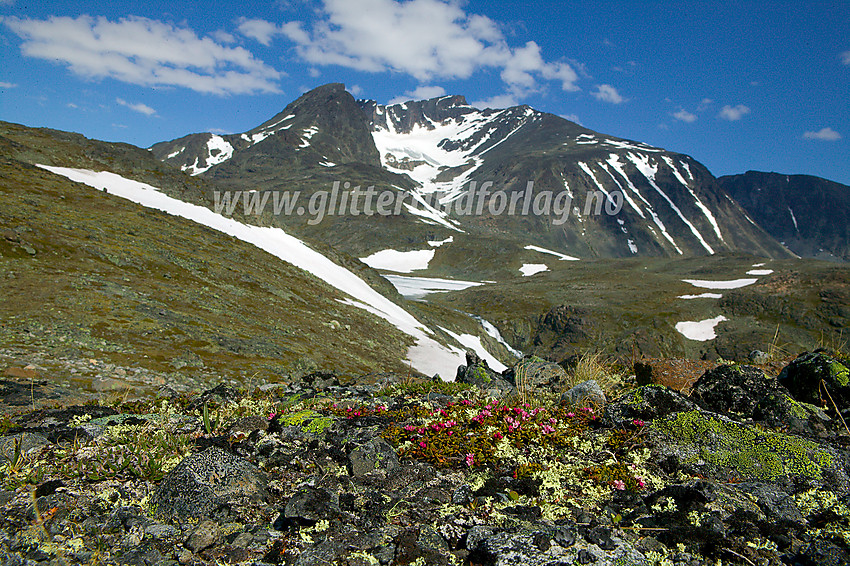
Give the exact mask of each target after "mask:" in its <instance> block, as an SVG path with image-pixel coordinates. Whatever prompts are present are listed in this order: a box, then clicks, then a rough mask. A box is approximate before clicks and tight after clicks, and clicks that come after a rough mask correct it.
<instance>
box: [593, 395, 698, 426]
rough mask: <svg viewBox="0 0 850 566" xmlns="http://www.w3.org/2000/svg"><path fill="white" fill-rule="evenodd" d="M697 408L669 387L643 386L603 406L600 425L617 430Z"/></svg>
mask: <svg viewBox="0 0 850 566" xmlns="http://www.w3.org/2000/svg"><path fill="white" fill-rule="evenodd" d="M698 408H699V407H698V405H697V404H696V403H694V402H693V401H691V400H689V399H688V398H687V397H685V396H684V395H682V394H681V393H678V392H676V391H674V390H672V389H670V388H669V387H665V386H664V385H644V386H642V387H638V388H637V389H635V390H634V391H631V392H629V393H627V394H625V395H622V396H620V397H618V398H617V399H616V400H614V401H612V402H610V403H608V404H607V405H605V413H604V415H603V417H602V424H603V425H604V426H606V427H610V428H619V427H624V426H630V425H631V423H632V421H633V420H635V419H638V420H642V421H646V422H649V421H651V420H653V419H657V418H660V417H665V416H667V415H669V414H671V413H678V412H682V411H692V410H695V409H698Z"/></svg>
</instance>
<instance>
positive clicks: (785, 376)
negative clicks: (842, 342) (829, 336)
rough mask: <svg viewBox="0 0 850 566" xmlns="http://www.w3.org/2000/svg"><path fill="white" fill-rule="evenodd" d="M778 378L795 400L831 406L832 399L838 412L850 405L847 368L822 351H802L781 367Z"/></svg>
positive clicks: (849, 375) (849, 376)
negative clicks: (783, 367) (802, 352)
mask: <svg viewBox="0 0 850 566" xmlns="http://www.w3.org/2000/svg"><path fill="white" fill-rule="evenodd" d="M778 380H779V383H781V384H782V385H784V386H785V387H786V388H787V389H788V391H790V392H791V395H793V396H794V398H795V399H797V400H798V401H803V402H806V403H812V404H816V405H821V404H822V403H826V404H827V406H828V407H830V408H832V401H834V402H835V403H836V404H837V405H838V410H839V411H843V410H845V409H848V408H850V368H848V365H847V364H846V363H842V362H841V361H839V360H836V359H835V358H833V357H831V356H829V355H827V354H825V353H823V352H812V353H805V354H801V355H800V356H798V357H797V359H795V360H794V361H793V362H791V363H790V364H789V365H788V366H787V367H786V368H785V369H783V370H782V373H780V374H779V378H778ZM824 387H825V388H826V391H828V395H827V393H826V392H825V390H824ZM829 397H831V398H832V399H831V401H830V399H829Z"/></svg>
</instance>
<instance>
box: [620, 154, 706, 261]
mask: <svg viewBox="0 0 850 566" xmlns="http://www.w3.org/2000/svg"><path fill="white" fill-rule="evenodd" d="M626 158H627V159H628V160H629V161H631V162H632V163H634V165H635V167H637V169H638V171H640V172H641V174H643V176H644V177H646V180H647V181H648V182H649V185H650V186H651V187H652V188H653V189H655V190H656V191H657V192H658V194H659V195H661V196H662V197H663V198H664V200H666V201H667V204H669V205H670V208H672V209H673V211H674V212H675V213H676V214H678V215H679V218H681V219H682V222H684V223H685V224H686V225H687V226H688V228H690V229H691V232H692V233H693V235H694V236H696V237H697V240H699V243H700V244H702V247H704V248H705V249H706V251H707V252H708V253H710V254H711V255H714V250H713V249H711V246H709V245H708V242H706V241H705V239H704V238H703V237H702V234H700V233H699V231H698V230H697V229H696V227H695V226H694V225H693V224H691V222H690V220H688V219H687V218H685V215H684V214H682V211H681V210H679V207H678V206H676V205H675V203H673V201H672V200H670V197H669V196H667V193H665V192H664V191H662V190H661V188H660V187H659V186H658V185H656V184H655V174H656V173H657V172H658V165H650V164H649V157H647V156H645V155H639V154H638V155H635V154H634V153H629V154H628V155H627V156H626Z"/></svg>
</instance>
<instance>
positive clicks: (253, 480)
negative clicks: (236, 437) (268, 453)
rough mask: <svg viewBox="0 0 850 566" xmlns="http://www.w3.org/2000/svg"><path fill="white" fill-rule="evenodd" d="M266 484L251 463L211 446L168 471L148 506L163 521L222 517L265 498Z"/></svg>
mask: <svg viewBox="0 0 850 566" xmlns="http://www.w3.org/2000/svg"><path fill="white" fill-rule="evenodd" d="M266 482H267V480H266V478H265V476H264V475H263V474H262V472H260V471H259V470H258V469H257V468H256V466H254V465H253V464H251V463H249V462H247V461H245V460H243V459H241V458H239V457H236V456H234V455H232V454H230V453H228V452H225V451H224V450H222V449H221V448H216V447H213V448H208V449H207V450H205V451H203V452H199V453H196V454H192V455H190V456H187V457H186V458H184V459H183V461H182V462H180V464H178V465H177V467H176V468H174V469H173V470H172V471H171V472H169V473H168V475H167V476H166V477H165V479H163V480H162V483H160V484H159V486H158V487H157V489H156V492H154V495H153V498H152V500H151V505H152V506H153V508H154V509H155V511H156V515H157V516H158V517H161V518H164V519H180V520H185V519H190V518H191V519H200V518H207V517H212V518H224V517H227V516H228V515H229V514H230V513H231V510H232V509H233V508H234V507H235V506H237V505H239V504H247V503H257V502H261V501H264V500H266V499H268V497H269V494H268V490H267V488H266Z"/></svg>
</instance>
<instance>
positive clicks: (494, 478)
mask: <svg viewBox="0 0 850 566" xmlns="http://www.w3.org/2000/svg"><path fill="white" fill-rule="evenodd" d="M648 375H649V376H650V377H649V378H645V379H641V381H642V382H643V381H647V380H649V381H651V380H652V377H651V372H649V374H648ZM361 381H363V382H364V383H365V382H366V380H361ZM368 381H370V382H371V383H377V384H372V385H358V384H356V383H355V384H351V383H340V379H339V378H338V377H337V376H335V375H333V374H325V373H317V374H312V375H310V376H308V377H307V378H306V379H305V380H304V383H303V384H302V385H301V386H299V387H297V388H294V387H292V386H277V385H267V386H263V387H260V388H258V389H257V390H255V391H253V392H250V393H244V392H240V391H237V390H235V389H232V388H230V387H227V386H219V387H216V388H214V389H212V390H209V391H206V392H204V393H202V394H198V395H193V396H192V395H190V396H187V395H180V394H176V393H174V392H173V391H169V390H167V389H163V390H162V391H161V394H160V396H159V397H158V398H156V399H151V400H145V401H132V402H123V403H121V402H117V403H114V404H112V405H110V406H101V405H97V404H87V405H75V406H66V407H58V408H42V409H38V410H35V411H32V412H29V413H24V414H18V415H15V416H12V417H11V418H9V417H0V419H2V420H0V436H2V438H0V458H2V460H0V461H2V462H3V463H2V467H0V506H2V519H0V539H2V540H0V560H2V563H4V564H15V565H18V564H21V565H22V564H51V565H53V564H57V565H59V564H133V565H160V566H165V565H174V564H178V563H179V564H293V565H296V564H297V565H300V566H307V565H316V566H319V565H328V564H339V565H349V566H354V565H358V566H359V565H376V564H393V565H408V564H415V565H417V566H425V565H448V564H469V565H508V564H515V565H541V566H542V565H550V566H555V565H567V564H596V565H599V566H603V565H623V566H626V565H633V564H634V565H637V564H646V565H656V564H658V565H674V564H675V565H679V564H681V565H686V564H687V565H694V566H696V565H701V564H712V565H714V564H745V565H774V564H801V565H812V566H814V565H818V566H820V565H836V566H837V565H839V564H848V563H850V550H848V549H850V522H849V521H850V450H848V447H850V430H848V428H847V425H846V424H845V423H844V419H846V418H848V417H850V371H848V363H847V361H846V360H844V361H842V360H841V359H838V358H835V357H831V356H829V355H827V354H826V353H824V352H815V353H807V354H803V355H801V356H799V357H798V358H797V359H796V360H794V361H793V362H791V363H790V365H788V366H787V367H785V368H784V369H783V370H782V372H781V373H780V374H779V376H778V378H775V377H772V376H766V375H765V374H764V372H763V371H762V369H759V368H757V367H753V366H746V365H738V364H725V365H720V366H717V367H714V368H713V369H709V370H708V371H705V373H703V374H702V376H701V377H700V378H699V379H698V380H697V381H696V383H694V384H693V386H692V387H691V388H690V391H689V394H688V395H685V394H683V393H681V392H678V391H676V390H674V389H670V388H668V387H666V386H665V385H661V384H658V383H647V384H644V385H639V386H636V385H634V384H633V385H631V386H628V387H626V388H624V389H622V390H619V391H617V392H615V391H613V390H612V389H611V388H610V387H608V386H607V384H603V385H604V386H605V387H604V389H606V391H603V388H600V386H599V383H597V382H594V381H584V382H581V383H579V384H578V385H575V386H574V387H572V388H569V387H567V386H566V385H565V384H567V383H569V378H568V374H567V373H566V372H565V371H564V369H563V368H562V367H561V366H559V365H557V364H553V363H550V362H545V361H543V360H540V359H539V358H524V359H523V360H521V361H520V362H519V363H518V364H517V365H516V366H515V367H514V368H511V369H509V370H507V371H506V372H505V373H504V374H503V375H499V374H495V373H494V372H492V371H490V370H489V368H487V367H486V364H484V363H482V362H481V361H480V360H478V359H476V358H475V357H474V356H469V357H468V365H467V366H465V367H464V366H462V367H461V368H460V369H459V372H458V381H457V382H456V383H443V382H439V383H438V382H417V381H416V380H412V379H409V378H405V377H402V376H396V375H390V374H388V375H382V376H371V377H370V378H369V380H368ZM606 393H607V395H606Z"/></svg>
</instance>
